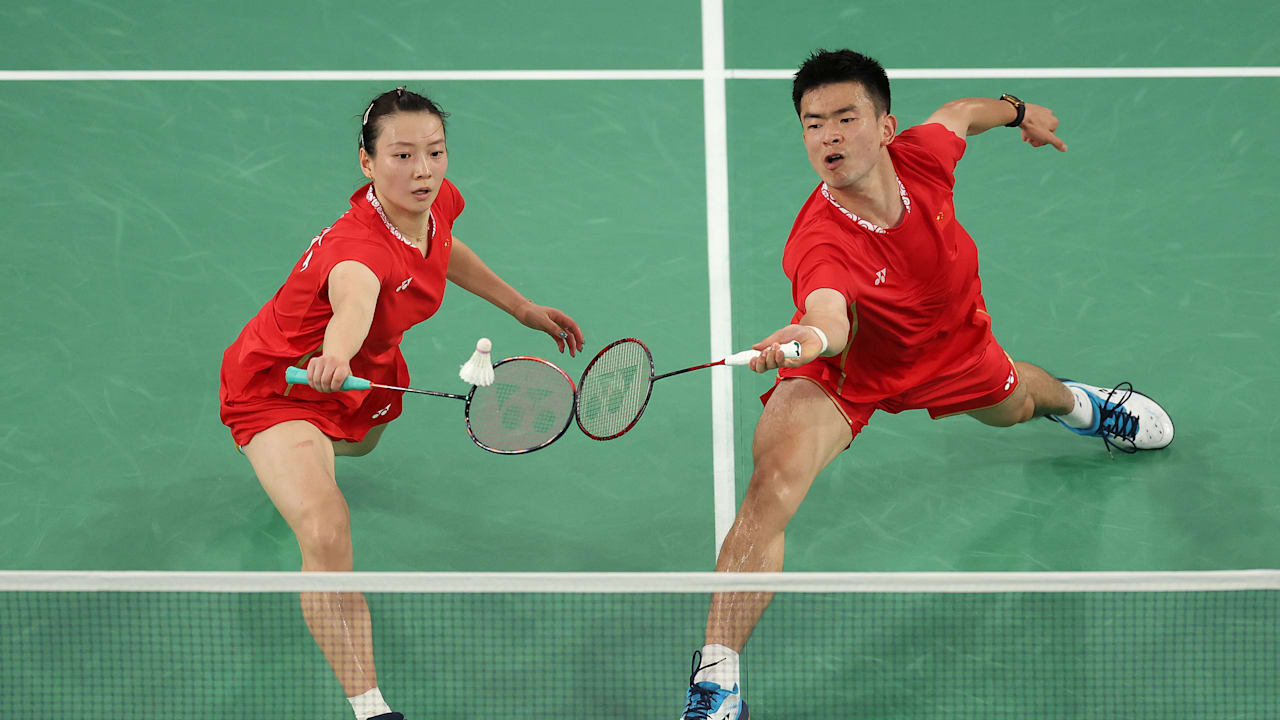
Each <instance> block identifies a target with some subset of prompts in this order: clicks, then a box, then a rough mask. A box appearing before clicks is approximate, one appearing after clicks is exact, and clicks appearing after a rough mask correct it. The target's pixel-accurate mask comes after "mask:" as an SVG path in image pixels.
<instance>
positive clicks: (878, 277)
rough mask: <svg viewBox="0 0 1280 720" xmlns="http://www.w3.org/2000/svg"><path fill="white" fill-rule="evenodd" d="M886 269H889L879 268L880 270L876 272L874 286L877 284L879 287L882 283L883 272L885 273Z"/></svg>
mask: <svg viewBox="0 0 1280 720" xmlns="http://www.w3.org/2000/svg"><path fill="white" fill-rule="evenodd" d="M888 269H889V268H880V270H879V271H877V272H876V284H877V285H879V284H880V283H882V282H884V276H885V272H886V271H887V270H888Z"/></svg>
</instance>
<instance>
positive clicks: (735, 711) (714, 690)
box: [680, 651, 751, 720]
mask: <svg viewBox="0 0 1280 720" xmlns="http://www.w3.org/2000/svg"><path fill="white" fill-rule="evenodd" d="M701 661H702V652H701V651H694V653H693V671H692V672H690V673H689V694H688V695H687V696H686V698H685V702H684V712H682V713H680V720H749V718H750V717H751V715H750V713H749V712H747V704H746V703H744V702H742V693H740V692H739V691H738V685H737V683H734V685H733V687H732V688H731V689H727V690H726V689H725V688H722V687H720V686H719V685H717V684H716V683H713V682H710V681H708V680H703V681H702V682H700V683H695V682H694V678H696V677H697V676H698V673H699V672H701V671H702V670H706V669H707V668H709V667H711V666H713V665H716V664H718V663H719V662H721V661H717V662H713V663H711V665H703V666H701V667H699V665H698V663H699V662H701Z"/></svg>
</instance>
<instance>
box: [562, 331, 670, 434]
mask: <svg viewBox="0 0 1280 720" xmlns="http://www.w3.org/2000/svg"><path fill="white" fill-rule="evenodd" d="M652 384H653V357H652V356H651V355H650V354H649V349H648V348H646V347H645V346H644V345H643V344H641V343H639V342H636V341H634V340H623V341H621V342H617V343H614V344H613V345H611V346H609V347H607V348H605V349H604V350H602V351H601V352H600V354H599V355H597V356H596V358H595V359H594V360H592V361H591V364H590V365H589V366H588V367H587V369H586V371H585V372H584V373H583V374H582V381H581V382H580V383H578V385H579V387H578V410H577V413H578V426H579V427H581V428H582V431H583V432H585V433H586V434H587V435H590V436H592V437H594V438H596V439H598V440H608V439H609V438H612V437H617V436H618V435H620V434H622V433H623V432H625V431H626V430H627V429H629V428H630V427H631V425H632V423H634V422H635V421H636V419H637V418H638V417H639V416H640V413H642V412H644V407H645V404H646V403H647V402H648V401H649V390H650V388H651V387H652Z"/></svg>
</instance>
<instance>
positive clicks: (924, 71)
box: [729, 66, 1280, 80]
mask: <svg viewBox="0 0 1280 720" xmlns="http://www.w3.org/2000/svg"><path fill="white" fill-rule="evenodd" d="M886 72H887V73H888V74H889V79H890V80H984V79H995V80H1000V79H1006V80H1007V79H1025V80H1056V79H1070V80H1091V79H1109V78H1229V77H1280V67H1261V66H1259V67H1123V68H902V69H889V70H887V71H886ZM794 75H795V71H794V70H747V69H740V70H730V71H729V77H730V78H732V79H735V80H790V79H791V78H792V77H793V76H794Z"/></svg>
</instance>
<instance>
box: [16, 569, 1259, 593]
mask: <svg viewBox="0 0 1280 720" xmlns="http://www.w3.org/2000/svg"><path fill="white" fill-rule="evenodd" d="M1239 590H1269V591H1280V570H1225V571H1213V572H1134V573H1129V572H1009V573H986V572H974V573H963V572H961V573H950V572H933V573H931V572H922V573H910V572H904V573H715V572H699V573H367V572H360V573H356V572H343V573H323V572H308V573H300V572H108V571H102V572H75V571H31V572H24V571H5V572H0V592H212V593H260V592H291V593H292V592H312V591H320V592H373V593H565V594H579V593H592V594H596V593H627V594H637V593H677V594H690V593H699V594H701V593H710V592H742V591H756V592H783V593H796V592H805V593H836V592H846V593H947V594H951V593H964V594H977V593H1107V592H1226V591H1239Z"/></svg>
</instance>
